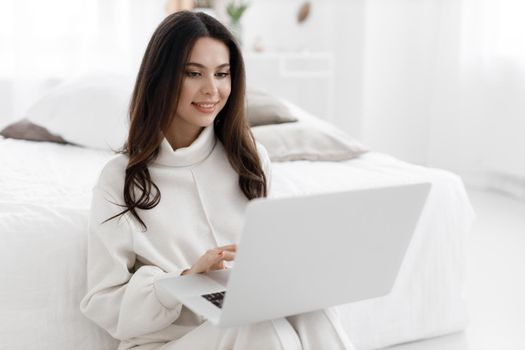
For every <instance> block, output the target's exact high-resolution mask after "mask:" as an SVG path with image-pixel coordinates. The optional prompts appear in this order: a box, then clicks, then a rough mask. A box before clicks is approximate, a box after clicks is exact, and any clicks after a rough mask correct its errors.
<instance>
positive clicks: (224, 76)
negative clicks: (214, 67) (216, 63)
mask: <svg viewBox="0 0 525 350" xmlns="http://www.w3.org/2000/svg"><path fill="white" fill-rule="evenodd" d="M228 75H230V73H228V72H220V73H217V74H216V76H218V77H219V78H226V77H227V76H228Z"/></svg>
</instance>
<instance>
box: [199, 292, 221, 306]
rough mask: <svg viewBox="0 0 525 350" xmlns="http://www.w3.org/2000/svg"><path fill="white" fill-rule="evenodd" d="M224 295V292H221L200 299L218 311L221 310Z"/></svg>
mask: <svg viewBox="0 0 525 350" xmlns="http://www.w3.org/2000/svg"><path fill="white" fill-rule="evenodd" d="M225 294H226V291H223V292H218V293H210V294H204V295H202V297H203V298H204V299H206V300H208V301H209V302H210V303H212V304H213V305H215V306H217V307H218V308H219V309H220V308H222V302H223V300H224V295H225Z"/></svg>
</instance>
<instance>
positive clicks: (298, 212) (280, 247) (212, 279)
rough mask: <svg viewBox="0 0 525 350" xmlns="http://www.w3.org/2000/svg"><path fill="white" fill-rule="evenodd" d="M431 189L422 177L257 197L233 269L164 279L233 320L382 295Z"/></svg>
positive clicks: (186, 300) (195, 305) (197, 306)
mask: <svg viewBox="0 0 525 350" xmlns="http://www.w3.org/2000/svg"><path fill="white" fill-rule="evenodd" d="M429 190H430V184H428V183H424V184H410V185H401V186H393V187H382V188H373V189H360V190H352V191H346V192H337V193H327V194H319V195H310V196H303V197H293V198H280V199H255V200H252V201H251V202H250V203H249V204H248V207H247V211H246V217H245V224H244V229H243V233H242V236H241V239H240V242H239V243H238V247H237V254H236V259H235V263H234V267H233V268H232V269H226V270H220V271H213V272H210V273H207V274H194V275H186V276H180V277H170V278H166V279H161V280H159V281H157V287H158V288H164V289H165V290H166V291H167V292H168V293H170V294H171V295H172V296H173V297H175V298H177V299H178V300H179V301H180V302H182V303H183V304H184V305H186V306H187V307H188V308H190V309H191V310H193V311H194V312H196V313H198V314H200V315H202V316H204V317H205V318H207V319H208V320H210V321H211V322H212V323H214V324H217V325H219V326H225V327H229V326H238V325H243V324H247V323H252V322H259V321H264V320H270V319H274V318H279V317H284V316H289V315H294V314H299V313H303V312H308V311H313V310H318V309H323V308H326V307H330V306H334V305H339V304H346V303H350V302H354V301H358V300H363V299H369V298H376V297H380V296H384V295H386V294H388V293H389V292H390V290H391V289H392V286H393V284H394V281H395V279H396V276H397V273H398V271H399V268H400V266H401V263H402V261H403V257H404V255H405V252H406V250H407V247H408V245H409V243H410V241H411V238H412V234H413V233H414V230H415V228H416V225H417V223H418V220H419V217H420V214H421V211H422V209H423V206H424V203H425V201H426V198H427V195H428V192H429Z"/></svg>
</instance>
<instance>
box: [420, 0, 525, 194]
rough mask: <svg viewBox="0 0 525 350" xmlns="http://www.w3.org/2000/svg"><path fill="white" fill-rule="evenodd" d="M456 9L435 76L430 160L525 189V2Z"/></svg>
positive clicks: (483, 180)
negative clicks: (441, 59)
mask: <svg viewBox="0 0 525 350" xmlns="http://www.w3.org/2000/svg"><path fill="white" fill-rule="evenodd" d="M458 10H459V16H458V19H459V21H457V22H456V23H458V24H459V26H457V33H454V32H455V31H456V30H452V31H450V28H443V27H442V28H441V31H442V34H443V33H444V34H443V35H444V36H443V38H445V39H446V40H442V41H441V46H440V48H441V50H448V52H447V53H446V54H443V57H445V58H446V59H445V60H443V61H441V62H440V63H439V67H438V73H439V74H437V78H436V90H435V104H434V105H433V108H432V117H431V123H430V130H431V136H432V137H431V140H430V142H431V144H430V153H429V158H430V159H429V163H430V164H431V165H436V166H442V167H446V168H451V169H452V170H455V171H456V172H458V173H460V174H461V175H463V176H464V179H465V181H466V182H467V183H469V184H471V185H473V186H479V187H490V188H495V189H499V190H503V191H505V192H508V193H509V194H512V195H516V196H520V197H525V138H524V137H523V135H524V134H525V99H524V98H523V96H525V44H524V43H525V40H524V39H525V22H524V21H523V19H522V17H523V14H525V2H523V1H520V0H463V3H462V6H461V7H460V8H458ZM449 18H450V17H449ZM452 27H454V26H452ZM454 28H456V27H454ZM447 31H448V33H447ZM454 38H458V39H454ZM451 43H452V44H451ZM456 48H457V49H456Z"/></svg>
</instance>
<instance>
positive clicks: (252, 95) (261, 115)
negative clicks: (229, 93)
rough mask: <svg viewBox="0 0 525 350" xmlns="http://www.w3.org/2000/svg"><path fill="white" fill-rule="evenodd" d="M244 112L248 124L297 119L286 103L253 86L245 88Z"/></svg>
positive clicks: (257, 124) (283, 121)
mask: <svg viewBox="0 0 525 350" xmlns="http://www.w3.org/2000/svg"><path fill="white" fill-rule="evenodd" d="M246 114H247V117H248V122H249V123H250V126H259V125H268V124H281V123H290V122H296V121H297V118H296V117H294V116H293V114H292V112H291V111H290V109H289V108H288V106H286V104H284V103H282V102H281V101H280V100H279V99H278V98H275V97H273V96H271V95H270V94H268V93H266V92H264V91H262V90H257V89H253V88H248V89H247V90H246Z"/></svg>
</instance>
